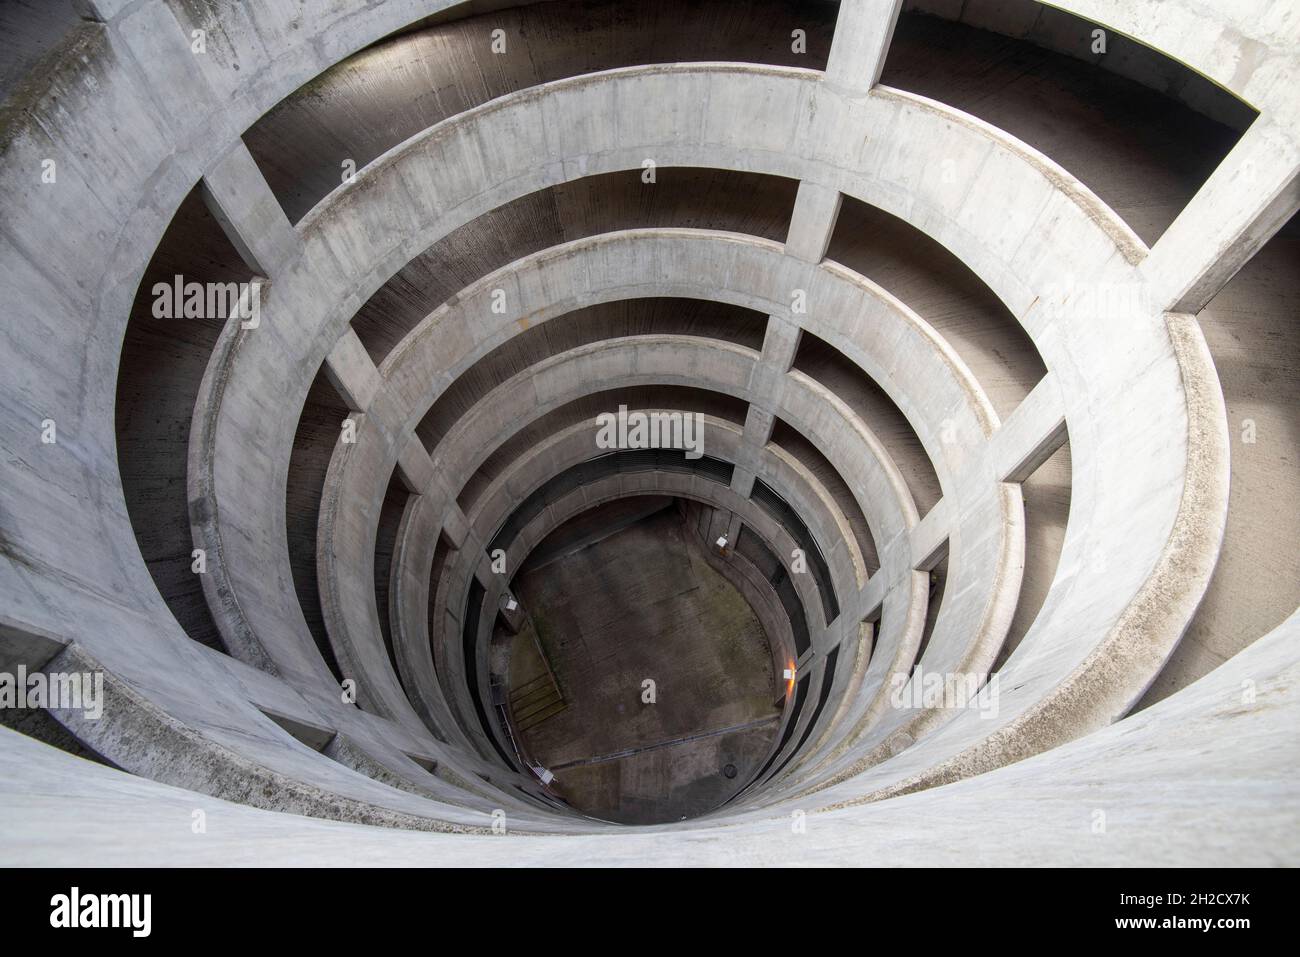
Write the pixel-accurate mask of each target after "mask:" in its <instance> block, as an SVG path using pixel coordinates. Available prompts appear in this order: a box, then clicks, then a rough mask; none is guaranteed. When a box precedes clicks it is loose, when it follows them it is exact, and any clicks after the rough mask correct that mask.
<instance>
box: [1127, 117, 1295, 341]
mask: <svg viewBox="0 0 1300 957" xmlns="http://www.w3.org/2000/svg"><path fill="white" fill-rule="evenodd" d="M1297 209H1300V143H1298V142H1297V137H1296V135H1295V133H1294V132H1293V131H1291V130H1289V129H1286V128H1284V127H1282V126H1281V125H1279V124H1276V123H1270V122H1268V121H1267V118H1266V117H1263V116H1261V117H1260V118H1259V119H1258V120H1256V121H1255V123H1254V124H1253V125H1252V126H1251V127H1250V129H1248V130H1247V131H1246V133H1245V134H1244V135H1243V136H1242V138H1241V139H1240V140H1239V141H1238V142H1237V145H1236V146H1234V147H1233V148H1232V151H1231V152H1230V153H1228V155H1227V156H1226V157H1225V158H1224V160H1223V162H1222V163H1220V164H1219V166H1218V168H1217V169H1215V171H1214V172H1213V173H1212V174H1211V175H1210V178H1209V179H1208V180H1206V181H1205V185H1203V186H1202V187H1201V188H1200V190H1199V191H1198V192H1197V193H1196V195H1195V196H1193V197H1192V201H1191V202H1190V203H1188V204H1187V206H1186V208H1185V209H1183V211H1182V212H1181V213H1179V214H1178V218H1177V219H1175V220H1174V222H1173V224H1172V225H1171V226H1170V227H1169V229H1168V230H1167V231H1166V232H1165V234H1164V235H1163V236H1161V237H1160V239H1159V241H1158V242H1157V243H1156V244H1155V246H1153V247H1152V249H1151V254H1150V255H1149V256H1148V257H1147V260H1146V262H1145V263H1143V265H1142V271H1143V273H1145V275H1146V276H1147V277H1148V278H1149V279H1150V280H1151V282H1152V284H1153V288H1154V289H1155V290H1156V293H1155V294H1156V296H1157V297H1158V298H1159V301H1158V302H1156V303H1154V305H1155V306H1157V307H1158V308H1159V310H1161V311H1164V312H1178V313H1188V314H1191V315H1195V314H1196V313H1198V312H1200V311H1201V309H1203V308H1204V307H1205V304H1206V303H1207V302H1209V301H1210V300H1211V299H1213V298H1214V296H1215V294H1216V293H1218V291H1219V290H1220V289H1222V288H1223V286H1224V285H1225V284H1226V283H1227V282H1228V280H1229V279H1231V278H1232V277H1233V276H1235V275H1236V274H1237V270H1239V269H1240V268H1241V267H1242V266H1243V265H1245V263H1246V261H1247V260H1248V259H1250V257H1251V256H1253V255H1255V253H1256V252H1257V251H1258V250H1259V248H1260V247H1261V246H1263V245H1264V243H1266V242H1268V240H1269V239H1270V238H1271V237H1272V236H1273V234H1274V233H1275V232H1277V231H1278V229H1280V228H1281V227H1282V225H1283V224H1285V223H1286V221H1287V220H1288V219H1290V217H1291V216H1292V215H1293V214H1294V213H1295V212H1296V210H1297Z"/></svg>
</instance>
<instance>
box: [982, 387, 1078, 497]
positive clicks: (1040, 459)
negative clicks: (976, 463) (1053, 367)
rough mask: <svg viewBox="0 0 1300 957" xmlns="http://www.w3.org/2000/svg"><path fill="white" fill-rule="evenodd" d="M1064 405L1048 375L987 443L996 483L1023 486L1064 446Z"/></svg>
mask: <svg viewBox="0 0 1300 957" xmlns="http://www.w3.org/2000/svg"><path fill="white" fill-rule="evenodd" d="M1067 437H1068V435H1067V432H1066V426H1065V403H1064V402H1063V401H1062V399H1061V392H1060V389H1059V388H1058V387H1057V384H1056V380H1055V378H1053V377H1052V375H1051V373H1048V374H1047V375H1046V376H1044V377H1043V379H1042V380H1041V381H1040V382H1039V383H1038V385H1036V386H1034V388H1033V391H1031V392H1030V393H1029V395H1027V396H1025V398H1024V401H1023V402H1021V403H1020V405H1018V406H1017V407H1016V409H1015V411H1014V412H1012V413H1011V415H1009V416H1007V420H1006V421H1005V422H1003V423H1002V426H1001V428H999V429H998V431H997V432H995V433H994V434H993V437H992V438H990V439H989V446H990V454H991V455H992V456H993V468H994V470H995V472H996V473H997V477H998V480H999V481H1002V482H1023V481H1024V480H1025V479H1027V478H1029V476H1031V475H1033V474H1034V472H1035V471H1037V470H1038V467H1039V466H1040V465H1042V464H1043V463H1044V462H1046V461H1047V460H1048V459H1049V458H1051V457H1052V453H1054V452H1055V451H1056V450H1057V449H1059V448H1060V447H1061V446H1062V445H1064V444H1065V440H1066V438H1067Z"/></svg>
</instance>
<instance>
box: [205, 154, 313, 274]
mask: <svg viewBox="0 0 1300 957" xmlns="http://www.w3.org/2000/svg"><path fill="white" fill-rule="evenodd" d="M203 201H204V202H205V203H207V206H208V209H209V210H211V211H212V215H213V216H214V217H215V218H216V220H217V222H218V223H220V224H221V228H222V229H223V230H225V233H226V235H227V236H228V237H229V238H230V241H231V243H232V244H234V247H235V249H237V250H239V255H240V256H242V257H243V259H244V261H245V262H246V263H248V265H249V266H250V267H251V268H252V269H253V270H255V271H256V272H258V273H261V274H262V275H263V276H268V277H274V276H275V275H277V274H278V273H279V272H280V270H281V269H282V268H283V267H284V266H285V264H286V263H288V262H290V261H291V260H292V259H293V258H294V257H295V256H296V255H297V250H298V234H297V233H296V232H294V228H293V226H292V225H290V223H289V219H288V217H287V216H285V215H284V210H283V209H282V208H281V207H280V202H279V200H277V199H276V198H275V194H274V193H272V192H271V187H270V186H268V185H267V183H266V179H265V178H264V177H263V176H262V171H261V170H260V169H258V167H257V162H256V161H255V160H254V159H253V155H252V154H251V153H249V152H248V147H247V146H245V145H244V141H243V140H237V141H236V142H235V144H234V145H233V146H232V147H230V149H229V150H227V151H226V153H225V155H224V156H222V157H221V159H219V160H217V162H216V163H215V164H214V165H213V166H212V167H211V168H210V169H209V170H208V171H207V172H206V173H205V174H204V175H203Z"/></svg>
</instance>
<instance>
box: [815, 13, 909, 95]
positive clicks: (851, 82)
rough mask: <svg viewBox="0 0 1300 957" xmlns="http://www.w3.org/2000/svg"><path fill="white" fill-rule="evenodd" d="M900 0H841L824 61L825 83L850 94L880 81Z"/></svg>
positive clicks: (855, 93) (866, 88)
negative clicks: (827, 53)
mask: <svg viewBox="0 0 1300 957" xmlns="http://www.w3.org/2000/svg"><path fill="white" fill-rule="evenodd" d="M902 6H903V0H843V2H842V3H841V4H840V12H839V18H838V19H837V20H836V21H835V38H834V40H833V41H832V42H831V53H830V58H829V59H828V60H827V61H826V82H827V83H829V84H833V85H835V86H836V87H838V88H841V89H843V90H844V91H845V92H846V93H848V94H849V95H860V94H864V93H866V92H867V91H868V90H870V89H871V88H872V87H873V86H875V85H876V83H878V82H879V81H880V71H881V70H882V69H883V68H884V66H885V55H886V54H887V53H888V52H889V41H890V40H891V39H893V36H894V26H895V25H896V24H897V23H898V12H899V10H900V9H902Z"/></svg>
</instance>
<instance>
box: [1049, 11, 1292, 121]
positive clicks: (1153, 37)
mask: <svg viewBox="0 0 1300 957" xmlns="http://www.w3.org/2000/svg"><path fill="white" fill-rule="evenodd" d="M1052 6H1054V7H1060V8H1061V9H1062V10H1068V11H1069V12H1070V13H1073V14H1074V15H1075V16H1079V17H1083V18H1084V19H1085V20H1091V21H1093V22H1094V23H1100V24H1103V25H1105V26H1109V27H1112V28H1114V29H1115V30H1118V31H1119V32H1120V33H1123V34H1125V35H1127V36H1129V37H1132V38H1133V39H1134V40H1137V41H1138V42H1139V43H1143V44H1145V45H1146V46H1149V47H1151V48H1152V49H1155V50H1159V51H1160V52H1161V53H1163V54H1165V55H1166V56H1169V57H1172V58H1174V59H1175V60H1178V61H1181V62H1182V63H1184V64H1186V65H1187V66H1189V67H1191V68H1192V69H1193V70H1195V71H1196V72H1197V73H1200V74H1201V75H1203V76H1206V77H1208V78H1209V79H1211V80H1213V81H1214V82H1215V83H1217V84H1218V85H1219V86H1221V87H1223V88H1224V89H1226V90H1230V91H1231V92H1232V93H1234V94H1236V95H1237V96H1238V97H1240V98H1241V99H1243V100H1245V101H1246V102H1247V103H1250V104H1252V105H1254V106H1255V107H1256V108H1258V109H1261V110H1265V109H1269V108H1270V107H1272V106H1274V105H1280V103H1281V101H1284V100H1285V88H1286V86H1288V85H1290V86H1291V87H1292V89H1294V78H1295V77H1296V75H1297V73H1300V69H1297V66H1298V64H1300V56H1297V54H1296V34H1295V30H1294V29H1291V30H1290V31H1288V30H1287V28H1286V25H1285V20H1284V19H1283V18H1280V17H1278V18H1274V17H1266V16H1261V15H1260V14H1259V10H1258V8H1255V7H1252V6H1250V5H1245V4H1243V5H1240V6H1234V5H1232V4H1228V5H1223V6H1218V7H1213V6H1207V5H1205V4H1203V3H1199V2H1196V0H1064V2H1053V3H1052Z"/></svg>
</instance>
